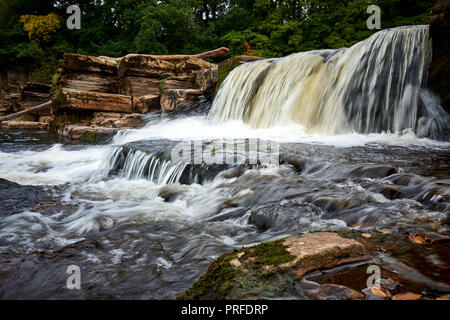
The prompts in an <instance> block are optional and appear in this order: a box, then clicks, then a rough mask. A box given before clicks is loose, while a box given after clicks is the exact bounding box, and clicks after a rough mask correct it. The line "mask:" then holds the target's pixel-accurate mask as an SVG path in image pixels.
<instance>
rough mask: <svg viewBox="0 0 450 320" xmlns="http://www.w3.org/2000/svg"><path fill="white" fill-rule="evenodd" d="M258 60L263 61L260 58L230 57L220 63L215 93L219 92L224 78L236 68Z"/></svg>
mask: <svg viewBox="0 0 450 320" xmlns="http://www.w3.org/2000/svg"><path fill="white" fill-rule="evenodd" d="M258 60H264V58H261V57H254V56H236V57H231V58H229V59H227V60H225V61H222V62H221V63H220V64H219V67H218V76H217V86H216V92H217V90H219V88H220V85H221V84H222V82H223V81H224V80H225V78H226V77H227V76H228V74H229V73H230V72H231V71H232V70H233V69H234V68H236V67H237V66H239V65H241V64H243V63H246V62H253V61H258Z"/></svg>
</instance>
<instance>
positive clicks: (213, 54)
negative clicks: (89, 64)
mask: <svg viewBox="0 0 450 320" xmlns="http://www.w3.org/2000/svg"><path fill="white" fill-rule="evenodd" d="M229 51H230V49H228V48H225V47H221V48H218V49H214V50H211V51H206V52H202V53H198V54H169V55H155V54H149V55H148V56H150V57H152V58H154V59H158V60H163V61H167V62H179V61H181V60H185V59H188V58H190V57H193V58H197V59H202V60H206V59H211V58H217V57H221V56H223V55H225V54H227V53H228V52H229ZM132 54H133V53H132ZM98 58H99V59H102V60H105V61H115V62H117V63H119V62H120V60H122V59H123V58H124V57H120V58H111V57H107V56H100V57H98Z"/></svg>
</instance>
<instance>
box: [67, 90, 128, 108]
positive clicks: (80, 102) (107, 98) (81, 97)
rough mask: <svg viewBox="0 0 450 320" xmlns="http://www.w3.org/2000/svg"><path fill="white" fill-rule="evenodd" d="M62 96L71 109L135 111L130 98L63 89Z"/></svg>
mask: <svg viewBox="0 0 450 320" xmlns="http://www.w3.org/2000/svg"><path fill="white" fill-rule="evenodd" d="M62 94H63V95H64V97H65V100H66V103H65V107H67V108H69V109H75V110H92V111H109V112H124V113H131V112H132V111H133V103H132V99H131V97H130V96H124V95H119V94H109V93H99V92H91V91H82V90H74V89H63V90H62Z"/></svg>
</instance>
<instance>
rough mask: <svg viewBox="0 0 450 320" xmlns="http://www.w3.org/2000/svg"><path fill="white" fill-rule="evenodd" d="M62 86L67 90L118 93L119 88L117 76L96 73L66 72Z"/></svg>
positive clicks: (62, 78) (62, 79) (61, 82)
mask: <svg viewBox="0 0 450 320" xmlns="http://www.w3.org/2000/svg"><path fill="white" fill-rule="evenodd" d="M60 84H61V85H62V86H63V87H64V88H66V89H74V90H82V91H93V92H103V93H118V90H119V86H118V81H117V77H116V76H115V75H101V74H96V73H81V72H70V73H69V72H65V73H64V75H63V76H62V77H61V79H60Z"/></svg>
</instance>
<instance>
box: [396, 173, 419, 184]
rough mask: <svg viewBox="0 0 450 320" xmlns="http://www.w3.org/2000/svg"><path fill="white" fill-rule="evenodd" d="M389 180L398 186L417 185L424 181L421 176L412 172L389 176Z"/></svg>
mask: <svg viewBox="0 0 450 320" xmlns="http://www.w3.org/2000/svg"><path fill="white" fill-rule="evenodd" d="M389 180H390V181H392V182H393V183H395V184H397V185H400V186H409V185H418V184H421V183H423V182H424V181H425V179H424V178H423V177H421V176H418V175H416V174H412V173H406V174H400V173H399V174H396V175H393V176H392V177H390V178H389Z"/></svg>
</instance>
